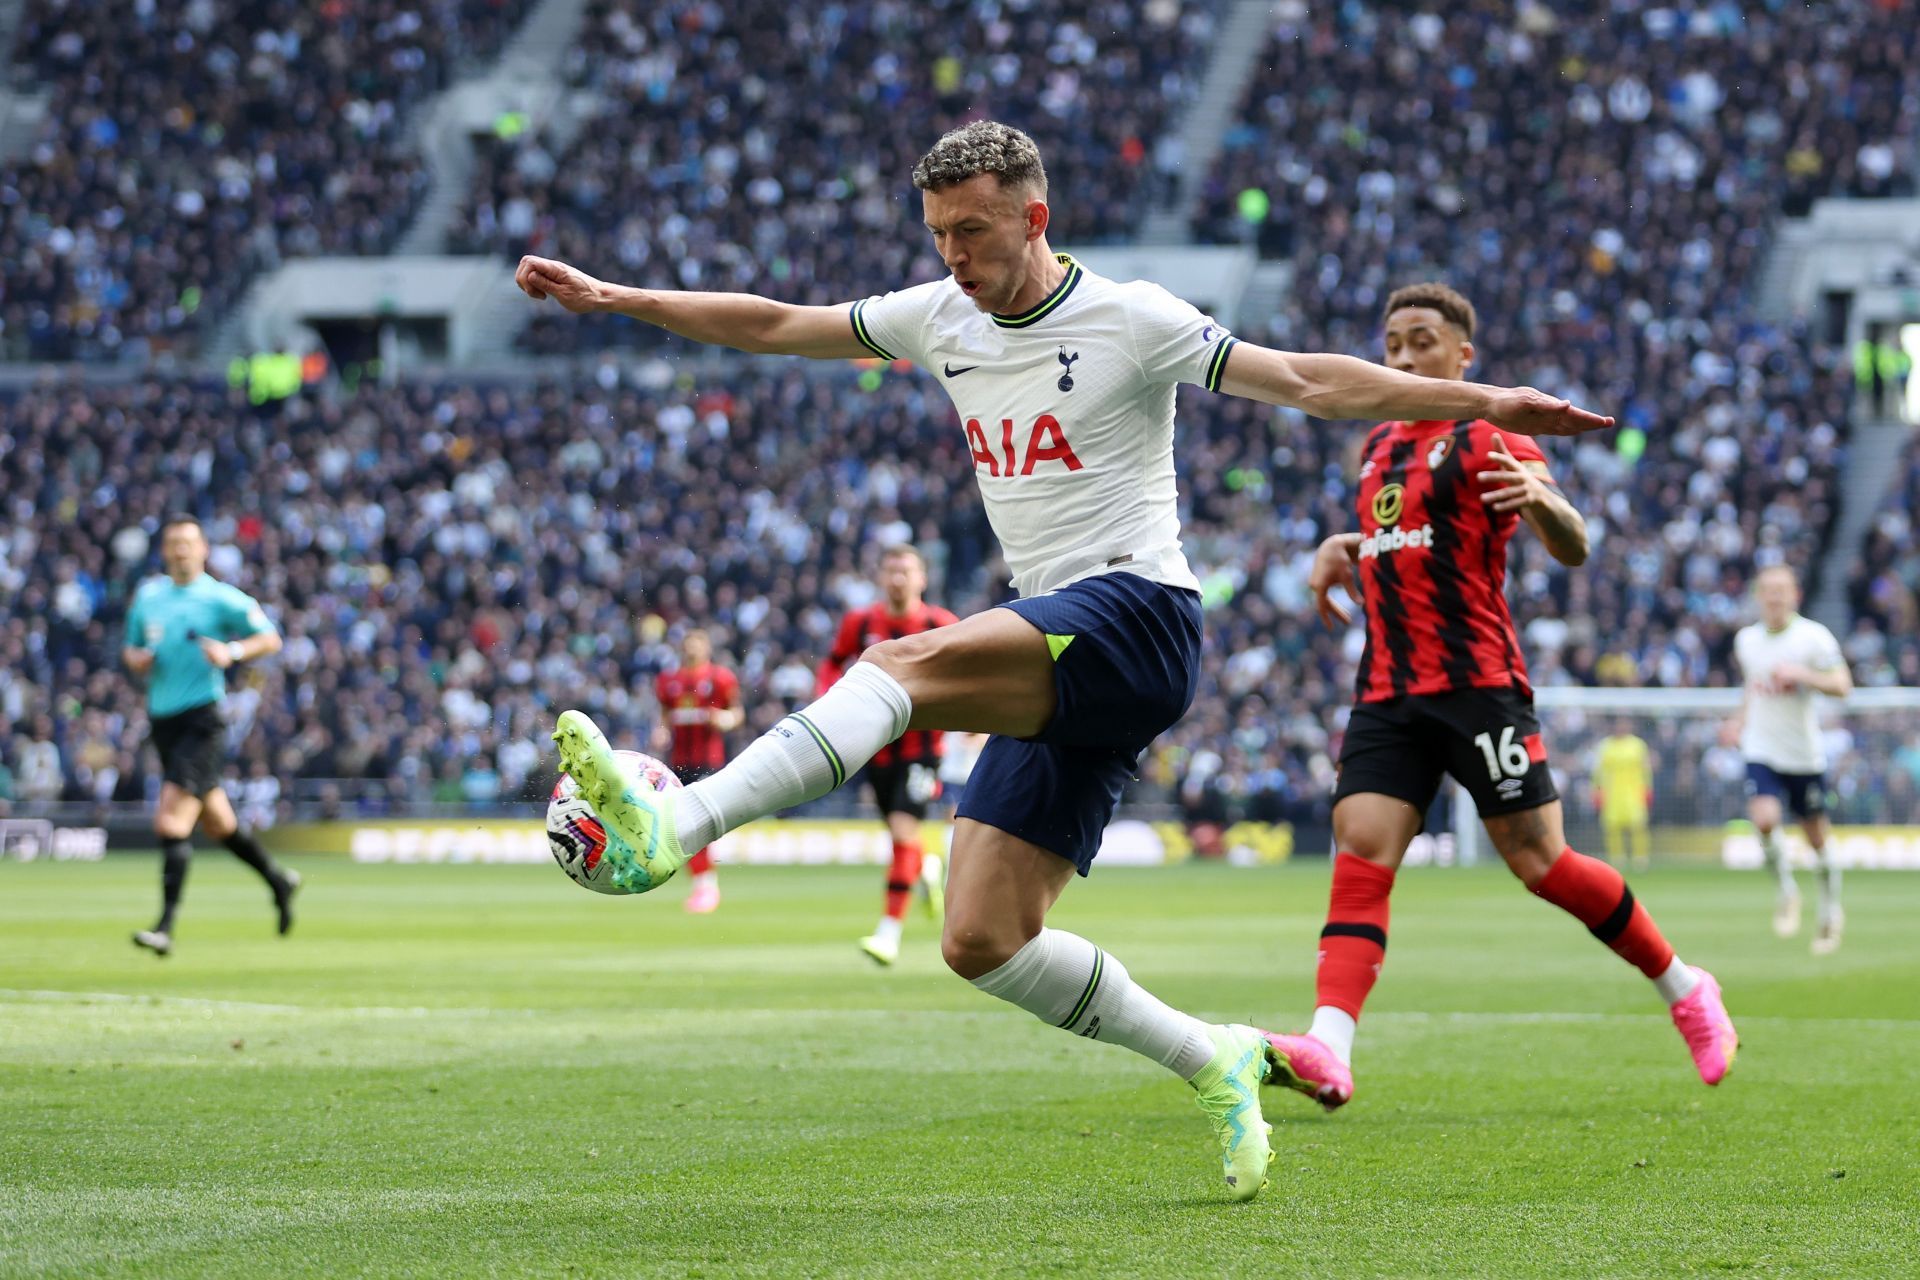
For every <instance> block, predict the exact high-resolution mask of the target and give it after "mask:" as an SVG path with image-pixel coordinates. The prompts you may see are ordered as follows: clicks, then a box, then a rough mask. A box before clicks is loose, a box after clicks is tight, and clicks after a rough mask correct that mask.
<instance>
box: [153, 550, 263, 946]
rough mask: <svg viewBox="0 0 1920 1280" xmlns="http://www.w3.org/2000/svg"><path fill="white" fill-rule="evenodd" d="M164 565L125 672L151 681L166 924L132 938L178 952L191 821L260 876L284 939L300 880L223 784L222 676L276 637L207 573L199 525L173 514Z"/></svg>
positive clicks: (249, 604) (257, 611)
mask: <svg viewBox="0 0 1920 1280" xmlns="http://www.w3.org/2000/svg"><path fill="white" fill-rule="evenodd" d="M160 560H161V563H162V565H163V566H164V567H165V569H166V576H165V577H162V578H154V579H151V580H149V581H147V582H144V583H142V584H141V585H140V589H139V590H138V591H137V592H135V593H134V597H133V604H132V607H131V608H129V609H128V610H127V635H126V648H125V649H123V650H122V651H121V655H120V657H121V661H122V662H124V663H125V664H126V667H127V670H128V671H129V672H131V673H132V674H133V675H134V676H135V677H144V678H145V679H146V681H147V718H148V721H149V724H150V726H151V732H152V737H153V745H154V749H155V750H156V751H157V752H158V753H159V756H160V776H161V779H162V781H161V784H160V806H159V808H157V809H155V810H154V814H153V833H154V835H156V836H158V837H159V838H160V856H161V861H160V919H159V921H158V922H157V923H155V925H154V926H153V928H151V929H142V930H140V932H138V933H136V934H134V935H133V940H134V942H135V944H136V945H139V946H142V947H145V948H146V949H147V950H149V951H151V952H153V953H154V954H155V955H161V956H164V955H166V954H168V953H169V952H171V951H172V950H173V920H174V915H175V914H176V913H177V912H178V911H179V909H180V894H181V891H182V890H183V889H184V888H185V887H186V883H187V864H188V863H189V862H190V861H191V860H192V858H193V846H192V844H191V843H190V842H189V841H190V837H191V836H192V835H193V828H194V824H195V823H198V824H199V826H200V829H201V830H202V831H204V832H206V833H207V835H209V836H211V837H212V838H213V839H215V840H218V841H220V842H221V843H223V844H225V845H226V846H227V848H228V849H230V850H232V851H233V855H234V857H236V858H238V859H240V861H242V862H244V863H246V864H247V865H248V866H250V867H252V868H253V869H254V870H255V871H257V872H259V873H260V878H261V879H263V880H265V881H266V882H267V886H268V887H269V888H270V889H272V890H273V905H274V910H275V911H276V912H277V913H278V915H279V929H280V932H281V933H282V934H285V933H286V932H287V930H289V929H291V928H293V895H294V891H295V890H297V889H298V888H299V887H300V877H299V875H298V874H297V873H295V872H292V871H287V870H285V869H283V868H281V867H280V866H279V865H277V864H276V863H275V862H274V861H273V859H271V858H269V857H268V856H267V853H266V850H264V849H262V848H261V847H260V842H259V841H258V840H256V839H254V837H253V836H252V834H251V833H249V832H246V831H243V830H241V828H240V822H239V819H238V818H236V817H235V816H234V812H233V804H232V802H230V801H229V800H228V799H227V793H226V790H225V789H224V787H223V786H222V785H221V770H222V769H223V768H224V767H225V765H226V731H227V722H226V720H225V718H224V717H222V716H221V714H220V702H221V700H222V699H223V698H225V697H226V694H227V681H226V676H225V674H224V673H225V672H226V670H227V668H229V667H231V666H233V665H234V664H235V663H236V662H246V661H248V660H250V659H253V658H262V657H265V656H267V655H268V654H272V653H278V652H280V633H279V632H278V631H275V630H274V628H273V624H272V623H270V622H268V621H267V615H266V612H265V611H264V610H263V609H261V607H260V605H259V602H257V601H256V600H254V599H253V597H252V596H249V595H247V594H246V593H245V592H244V591H241V590H240V589H239V588H238V587H233V586H229V585H227V584H226V583H224V582H216V581H214V580H213V579H212V578H210V577H208V576H207V538H206V534H205V533H204V532H203V531H202V530H201V528H200V522H199V521H198V520H195V519H194V518H193V517H191V516H174V517H172V518H171V519H169V520H168V521H167V522H166V524H165V525H163V526H162V527H161V530H160Z"/></svg>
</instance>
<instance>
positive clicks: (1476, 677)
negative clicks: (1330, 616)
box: [1355, 421, 1546, 702]
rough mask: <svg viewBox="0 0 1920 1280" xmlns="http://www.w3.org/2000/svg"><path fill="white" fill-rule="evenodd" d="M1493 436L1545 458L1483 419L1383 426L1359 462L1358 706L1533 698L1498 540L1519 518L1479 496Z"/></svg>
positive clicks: (1526, 455)
mask: <svg viewBox="0 0 1920 1280" xmlns="http://www.w3.org/2000/svg"><path fill="white" fill-rule="evenodd" d="M1495 435H1499V436H1500V438H1501V440H1502V441H1503V442H1504V443H1505V445H1506V447H1507V452H1508V453H1510V454H1512V455H1513V457H1514V458H1516V459H1517V460H1519V461H1521V462H1545V461H1546V458H1545V455H1543V454H1542V453H1541V452H1540V446H1539V445H1537V444H1535V443H1534V442H1533V440H1532V438H1530V437H1528V436H1523V435H1518V434H1516V433H1514V432H1511V431H1509V432H1504V433H1502V432H1498V431H1497V430H1496V429H1495V427H1494V426H1493V424H1492V423H1489V422H1485V421H1475V422H1465V421H1462V422H1451V423H1450V422H1383V423H1381V424H1380V425H1379V426H1377V427H1375V428H1374V429H1373V431H1372V432H1371V433H1370V434H1369V435H1368V436H1367V442H1366V446H1365V448H1364V449H1362V450H1361V454H1360V490H1359V507H1360V532H1361V533H1362V534H1363V535H1364V540H1363V541H1362V542H1361V543H1360V569H1359V573H1360V590H1361V595H1362V601H1361V603H1362V604H1363V606H1364V607H1365V609H1366V615H1367V645H1366V649H1365V651H1364V652H1363V653H1362V654H1361V655H1360V674H1359V679H1358V680H1357V681H1356V682H1355V683H1356V685H1357V689H1356V692H1357V694H1358V696H1359V700H1360V701H1361V702H1382V701H1385V700H1386V699H1388V698H1398V697H1401V696H1403V695H1406V694H1431V693H1446V692H1448V691H1450V690H1454V689H1504V688H1509V687H1511V688H1515V689H1518V690H1520V691H1521V692H1523V693H1525V694H1527V695H1528V696H1531V695H1532V692H1533V690H1532V688H1531V686H1530V685H1529V684H1528V683H1527V664H1526V661H1525V659H1523V658H1522V657H1521V656H1520V641H1519V638H1518V637H1517V636H1516V635H1515V634H1514V630H1513V615H1512V614H1510V613H1508V612H1507V597H1506V585H1507V542H1508V540H1509V539H1511V538H1512V537H1513V531H1514V529H1515V527H1516V526H1517V525H1519V523H1520V515H1519V513H1518V512H1511V511H1510V512H1507V513H1505V514H1500V513H1497V512H1495V511H1494V510H1493V508H1492V507H1490V506H1488V505H1487V504H1486V503H1484V502H1482V501H1481V500H1480V495H1481V494H1482V493H1485V492H1486V491H1487V489H1488V488H1489V486H1487V485H1485V484H1482V483H1481V482H1480V480H1479V479H1478V475H1479V473H1480V472H1482V471H1484V470H1486V469H1487V468H1488V465H1489V464H1488V462H1487V455H1488V454H1489V453H1490V452H1491V451H1492V448H1493V440H1494V437H1495Z"/></svg>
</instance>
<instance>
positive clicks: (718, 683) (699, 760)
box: [653, 662, 740, 769]
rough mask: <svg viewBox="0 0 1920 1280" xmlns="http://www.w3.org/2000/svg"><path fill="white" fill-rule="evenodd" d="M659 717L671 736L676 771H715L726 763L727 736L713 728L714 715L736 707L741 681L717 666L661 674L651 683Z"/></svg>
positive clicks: (708, 664) (673, 762) (669, 762)
mask: <svg viewBox="0 0 1920 1280" xmlns="http://www.w3.org/2000/svg"><path fill="white" fill-rule="evenodd" d="M653 687H654V695H655V696H656V697H658V698H659V699H660V715H661V718H662V719H664V720H665V721H666V725H667V728H668V729H669V730H671V731H672V733H673V750H672V753H671V754H672V756H673V758H672V759H671V760H669V761H667V763H668V764H671V765H672V766H674V767H675V768H676V769H688V768H697V769H718V768H719V767H720V766H721V765H723V764H725V763H726V762H727V735H726V734H724V733H722V732H720V731H719V730H718V729H716V728H714V727H713V713H714V712H716V711H728V710H731V709H732V708H733V707H735V706H737V705H739V702H740V681H739V680H738V679H737V678H736V677H735V676H734V674H733V672H731V671H729V670H727V669H726V668H725V667H722V666H719V665H717V664H716V663H712V662H707V663H702V664H701V665H700V666H697V667H680V668H678V669H676V670H673V671H662V672H661V673H660V674H659V676H658V677H656V678H655V680H654V685H653Z"/></svg>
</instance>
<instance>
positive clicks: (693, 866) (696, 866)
mask: <svg viewBox="0 0 1920 1280" xmlns="http://www.w3.org/2000/svg"><path fill="white" fill-rule="evenodd" d="M687 870H688V871H690V872H692V873H693V874H694V875H696V876H703V875H705V874H707V872H709V871H711V870H713V855H712V854H711V853H708V852H707V851H706V850H705V849H702V850H701V851H700V852H698V853H696V854H694V855H693V856H692V857H691V858H688V859H687Z"/></svg>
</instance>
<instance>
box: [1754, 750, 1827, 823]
mask: <svg viewBox="0 0 1920 1280" xmlns="http://www.w3.org/2000/svg"><path fill="white" fill-rule="evenodd" d="M1747 795H1748V796H1772V797H1773V798H1774V799H1775V800H1778V801H1779V802H1780V803H1781V804H1784V805H1785V806H1787V808H1788V809H1789V810H1790V811H1791V812H1792V814H1793V816H1794V817H1796V818H1824V817H1825V816H1826V814H1827V775H1826V774H1824V773H1781V772H1780V771H1779V770H1777V769H1774V768H1772V767H1770V766H1768V765H1764V764H1757V763H1755V762H1754V761H1751V760H1749V761H1747Z"/></svg>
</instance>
